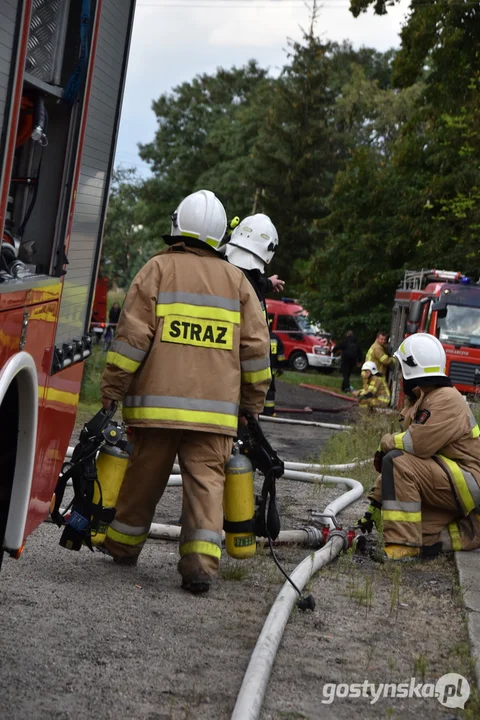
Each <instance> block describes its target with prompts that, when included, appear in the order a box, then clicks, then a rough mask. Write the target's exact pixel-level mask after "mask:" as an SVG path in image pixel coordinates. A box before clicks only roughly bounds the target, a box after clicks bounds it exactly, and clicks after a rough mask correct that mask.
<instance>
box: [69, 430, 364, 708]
mask: <svg viewBox="0 0 480 720" xmlns="http://www.w3.org/2000/svg"><path fill="white" fill-rule="evenodd" d="M262 419H265V418H262ZM267 420H268V421H271V420H273V421H277V422H287V423H290V422H291V423H294V424H302V425H304V424H306V425H317V426H321V427H331V428H332V429H342V430H345V429H349V426H344V425H342V426H334V425H330V424H328V423H311V422H306V421H302V420H294V421H289V420H284V419H283V418H282V419H280V418H267ZM72 452H73V447H69V448H68V450H67V455H66V459H69V458H71V456H72ZM368 462H370V461H369V460H361V461H354V462H351V463H344V464H340V465H319V464H312V463H297V462H286V463H285V473H284V475H283V476H282V478H280V479H285V480H293V481H297V482H306V483H319V484H323V483H329V484H335V485H340V486H341V485H343V486H347V488H349V489H348V490H347V492H345V493H343V494H342V495H341V496H340V497H338V498H336V499H335V500H333V501H332V502H331V503H329V504H328V505H327V507H326V508H325V510H324V512H323V513H316V512H313V513H312V517H318V518H321V519H322V524H323V525H326V526H327V527H328V528H329V529H330V531H331V533H330V540H329V541H328V542H327V543H326V545H324V546H323V547H322V548H321V549H319V550H317V551H316V552H315V553H314V554H313V556H312V555H311V554H310V555H308V557H306V558H305V559H304V560H303V561H302V562H301V563H300V564H299V565H297V567H296V568H295V569H294V570H293V572H292V573H290V578H291V580H292V582H293V583H294V584H295V585H296V586H297V588H298V589H299V590H300V592H303V589H304V588H305V586H306V585H307V583H308V581H309V580H310V578H311V577H312V576H313V575H314V574H315V573H316V572H318V571H319V570H320V569H321V568H322V567H324V566H325V565H327V564H328V563H329V562H331V561H332V560H333V559H334V558H336V557H337V556H338V555H339V554H340V552H341V551H342V550H343V549H346V547H347V546H348V543H347V538H346V534H345V533H344V532H343V531H342V530H339V529H337V528H336V516H337V515H338V514H339V513H340V512H341V511H342V510H344V509H345V508H346V507H348V506H349V505H351V504H352V503H353V502H355V501H356V500H359V499H360V498H361V497H362V495H363V486H362V484H361V483H360V482H358V480H354V479H353V478H345V477H340V476H336V475H323V474H318V471H321V470H323V469H335V470H338V471H342V470H350V469H351V468H354V467H358V466H360V465H364V464H366V463H368ZM173 469H174V471H175V473H176V474H172V475H170V478H169V480H168V487H180V486H181V485H182V476H181V475H179V474H177V473H178V472H179V470H180V468H179V467H178V465H176V464H175V465H174V468H173ZM312 470H313V471H314V472H312ZM180 532H181V527H180V526H177V525H162V524H159V523H152V525H151V526H150V531H149V537H150V538H152V539H158V540H177V539H178V538H179V537H180ZM222 537H224V533H223V534H222ZM258 540H260V541H261V540H262V539H261V538H257V541H258ZM321 542H322V534H321V532H320V530H319V529H318V528H316V527H314V526H310V527H305V528H301V529H299V530H285V531H282V532H280V534H279V536H278V538H277V540H276V543H295V544H306V545H308V546H310V547H318V546H319V545H320V544H321ZM297 599H298V596H297V592H296V591H295V589H294V588H293V586H292V585H291V584H290V582H288V581H287V582H285V583H284V585H283V586H282V589H281V590H280V592H279V594H278V596H277V598H276V600H275V602H274V604H273V605H272V608H271V610H270V612H269V614H268V616H267V619H266V621H265V623H264V626H263V628H262V631H261V633H260V635H259V638H258V640H257V644H256V645H255V649H254V651H253V653H252V656H251V658H250V662H249V664H248V667H247V670H246V673H245V676H244V678H243V682H242V685H241V688H240V692H239V694H238V696H237V701H236V703H235V707H234V710H233V714H232V717H231V720H258V718H259V716H260V711H261V708H262V703H263V699H264V697H265V693H266V690H267V686H268V681H269V679H270V675H271V672H272V667H273V663H274V661H275V657H276V653H277V650H278V647H279V645H280V642H281V639H282V636H283V633H284V630H285V627H286V624H287V622H288V619H289V617H290V613H291V611H292V609H293V607H294V605H295V602H296V601H297Z"/></svg>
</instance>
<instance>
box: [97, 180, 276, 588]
mask: <svg viewBox="0 0 480 720" xmlns="http://www.w3.org/2000/svg"><path fill="white" fill-rule="evenodd" d="M226 224H227V221H226V215H225V210H224V208H223V206H222V204H221V203H220V201H219V200H218V199H217V198H216V197H215V195H214V194H213V193H212V192H210V191H208V190H200V191H198V192H196V193H193V194H192V195H189V196H188V197H186V198H185V199H184V200H183V201H182V202H181V203H180V205H179V207H178V209H177V211H176V212H175V213H174V215H173V217H172V229H171V236H167V237H166V238H165V241H166V242H167V244H169V245H170V247H169V248H168V249H167V250H165V251H163V252H161V253H159V254H158V255H156V256H155V257H153V258H152V259H151V260H150V261H149V262H147V264H146V265H145V266H144V267H143V269H142V270H140V272H139V273H138V275H137V276H136V277H135V279H134V281H133V283H132V286H131V288H130V290H129V292H128V294H127V297H126V300H125V304H124V306H123V310H122V314H121V316H120V320H119V323H118V328H117V335H116V338H115V342H114V343H113V345H112V348H111V351H110V352H109V353H108V356H107V366H106V368H105V371H104V374H103V378H102V383H101V394H102V400H103V404H104V407H109V405H110V404H111V401H113V400H120V399H123V415H124V419H125V421H126V423H127V424H128V425H130V426H131V427H133V432H134V436H133V453H132V456H131V461H130V464H129V467H128V469H127V472H126V475H125V479H124V482H123V485H122V488H121V490H120V495H119V498H118V502H117V512H116V516H115V519H114V521H113V522H112V523H111V525H110V527H109V529H108V532H107V538H106V541H105V546H106V549H107V551H108V552H109V553H110V554H111V555H113V557H114V559H115V561H116V562H119V563H121V564H135V562H136V560H137V557H138V555H139V554H140V551H141V549H142V547H143V545H144V543H145V540H146V539H147V534H148V531H149V528H150V524H151V521H152V518H153V515H154V511H155V507H156V505H157V503H158V501H159V500H160V498H161V496H162V494H163V492H164V489H165V487H166V484H167V481H168V477H169V475H170V472H171V470H172V466H173V462H174V459H175V456H176V455H177V454H178V459H179V463H180V468H181V473H182V478H183V511H182V530H181V536H180V561H179V564H178V569H179V572H180V574H181V576H182V587H183V588H184V589H186V590H188V591H190V592H193V593H196V592H205V591H206V590H208V589H209V585H210V579H211V578H212V577H213V576H215V575H216V573H217V571H218V564H219V558H220V555H221V546H222V535H221V533H222V525H223V510H222V498H223V487H224V466H225V463H226V462H227V461H228V459H229V457H230V454H231V449H232V437H234V436H235V435H236V433H237V424H238V418H239V416H240V417H241V415H242V411H243V410H249V411H250V412H252V413H255V414H257V413H259V412H261V410H262V409H263V405H264V400H265V394H266V391H267V388H268V386H269V383H270V377H271V374H270V360H269V345H270V342H269V336H268V329H267V326H266V323H265V318H264V316H263V313H262V310H261V307H260V304H259V302H258V299H257V297H256V295H255V291H254V290H253V288H252V287H251V285H250V283H249V282H248V280H247V278H246V277H245V276H244V274H243V273H242V272H241V270H239V269H238V268H236V267H234V266H233V265H229V264H228V263H227V262H225V260H224V259H223V258H222V256H221V255H219V254H218V253H217V252H216V250H215V248H216V247H218V245H219V244H220V242H221V240H222V238H223V236H224V234H225V229H226Z"/></svg>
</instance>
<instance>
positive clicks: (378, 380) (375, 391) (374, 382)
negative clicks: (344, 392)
mask: <svg viewBox="0 0 480 720" xmlns="http://www.w3.org/2000/svg"><path fill="white" fill-rule="evenodd" d="M368 398H375V399H377V400H378V401H379V402H380V403H381V404H383V405H388V403H389V402H390V390H389V389H388V385H387V383H386V380H385V378H383V377H381V376H380V375H372V377H371V378H370V380H365V387H364V388H362V390H360V392H359V393H358V399H359V400H362V399H363V400H366V399H368Z"/></svg>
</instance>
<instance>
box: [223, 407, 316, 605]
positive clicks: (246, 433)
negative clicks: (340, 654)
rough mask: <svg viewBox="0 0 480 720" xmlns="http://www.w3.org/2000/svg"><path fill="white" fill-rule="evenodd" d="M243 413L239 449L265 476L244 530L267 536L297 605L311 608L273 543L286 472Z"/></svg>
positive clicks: (311, 601) (309, 598) (252, 419)
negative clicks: (280, 488)
mask: <svg viewBox="0 0 480 720" xmlns="http://www.w3.org/2000/svg"><path fill="white" fill-rule="evenodd" d="M243 416H244V417H245V419H246V421H247V425H246V427H244V428H242V430H241V431H240V433H239V434H240V437H239V439H238V441H237V443H238V446H239V451H240V453H242V454H243V455H246V456H247V457H248V458H249V460H250V462H251V463H252V466H253V468H254V469H258V470H260V472H261V473H262V475H263V476H264V477H265V479H264V481H263V486H262V491H261V494H260V495H259V496H257V497H256V498H255V506H256V507H255V515H254V517H253V519H252V520H251V521H247V522H246V523H245V527H244V530H245V531H247V532H248V531H249V530H252V529H253V532H254V533H255V535H256V536H257V537H264V538H267V541H268V546H269V548H270V552H271V554H272V557H273V560H274V562H275V565H276V566H277V567H278V569H279V570H280V572H281V573H282V575H283V576H284V577H285V578H286V580H288V582H289V583H290V585H292V587H293V589H294V590H295V592H296V593H297V594H298V599H297V602H296V605H297V607H298V608H300V610H314V609H315V600H314V598H313V595H307V596H305V595H303V594H302V593H301V591H300V590H299V589H298V587H297V586H296V585H295V583H294V582H293V580H292V579H291V578H290V577H289V575H287V573H286V572H285V570H284V569H283V567H282V565H281V563H280V561H279V559H278V557H277V555H276V553H275V549H274V547H273V543H274V541H275V540H276V539H277V537H278V535H279V533H280V516H279V513H278V509H277V503H276V495H277V488H276V481H277V479H279V478H281V477H282V475H283V473H284V472H285V464H284V462H283V460H281V459H280V458H279V456H278V453H277V452H276V450H274V449H273V448H272V446H271V445H270V443H269V442H268V440H267V438H266V437H265V435H264V434H263V430H262V428H261V427H260V423H259V422H258V420H257V419H256V418H255V417H254V416H253V415H252V413H250V412H248V411H243ZM224 529H225V530H226V531H228V522H227V521H224ZM238 529H239V528H238V527H237V530H238Z"/></svg>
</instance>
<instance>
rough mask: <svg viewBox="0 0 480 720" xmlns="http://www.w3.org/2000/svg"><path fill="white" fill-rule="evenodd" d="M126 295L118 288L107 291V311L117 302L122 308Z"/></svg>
mask: <svg viewBox="0 0 480 720" xmlns="http://www.w3.org/2000/svg"><path fill="white" fill-rule="evenodd" d="M126 294H127V293H126V292H125V290H121V289H120V288H117V289H116V290H109V291H108V293H107V309H108V310H110V308H111V307H112V305H113V303H116V302H118V304H119V305H120V307H122V305H123V301H124V300H125V295H126Z"/></svg>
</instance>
